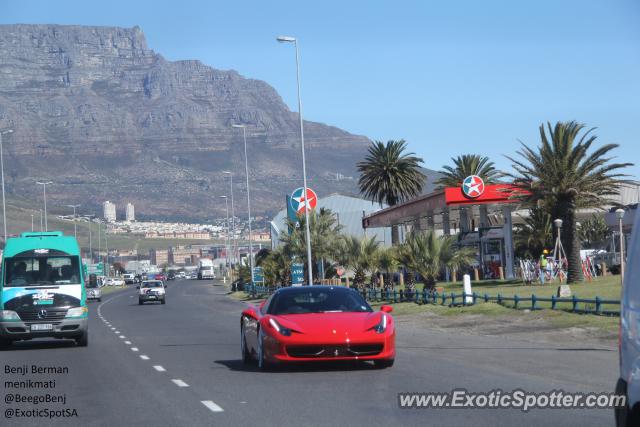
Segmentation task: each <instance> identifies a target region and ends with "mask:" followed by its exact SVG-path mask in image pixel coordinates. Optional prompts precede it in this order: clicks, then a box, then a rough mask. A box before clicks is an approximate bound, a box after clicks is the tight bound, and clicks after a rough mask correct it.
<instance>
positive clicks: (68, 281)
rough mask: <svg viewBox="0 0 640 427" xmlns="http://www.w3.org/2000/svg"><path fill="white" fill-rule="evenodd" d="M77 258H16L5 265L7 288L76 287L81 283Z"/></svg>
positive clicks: (36, 255)
mask: <svg viewBox="0 0 640 427" xmlns="http://www.w3.org/2000/svg"><path fill="white" fill-rule="evenodd" d="M79 265H80V263H79V262H78V257H76V256H58V255H56V256H46V255H42V256H40V255H39V254H33V256H16V257H13V258H7V259H6V260H5V263H4V267H5V268H4V270H5V284H4V286H6V287H17V286H33V285H75V284H79V283H80V266H79Z"/></svg>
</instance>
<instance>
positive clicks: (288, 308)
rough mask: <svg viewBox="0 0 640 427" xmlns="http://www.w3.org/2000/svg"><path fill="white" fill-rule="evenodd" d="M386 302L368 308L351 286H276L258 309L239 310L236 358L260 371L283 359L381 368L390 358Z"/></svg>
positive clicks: (392, 330)
mask: <svg viewBox="0 0 640 427" xmlns="http://www.w3.org/2000/svg"><path fill="white" fill-rule="evenodd" d="M391 311H392V308H391V307H390V306H386V305H383V306H382V307H380V311H376V312H374V311H373V310H372V309H371V307H370V306H369V304H367V302H366V301H365V300H364V299H363V298H362V296H361V295H360V294H359V293H358V292H356V291H355V290H353V289H348V288H345V287H339V286H301V287H290V288H281V289H279V290H277V291H276V292H275V293H274V294H273V295H271V297H270V298H269V299H267V300H266V301H265V302H263V303H262V304H261V305H260V306H259V307H250V308H247V309H246V310H244V311H243V312H242V319H241V321H240V337H241V350H242V359H243V361H244V362H245V363H248V362H249V361H251V360H252V359H256V360H257V361H258V366H259V367H260V369H266V368H268V367H269V366H270V365H274V364H279V363H286V362H310V361H331V360H370V361H373V363H374V364H375V366H376V367H379V368H387V367H390V366H392V365H393V361H394V359H395V354H396V347H395V339H396V332H395V327H394V323H393V317H391V315H390V314H389V313H390V312H391Z"/></svg>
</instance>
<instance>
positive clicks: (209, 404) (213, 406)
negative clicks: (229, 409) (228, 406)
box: [200, 400, 224, 412]
mask: <svg viewBox="0 0 640 427" xmlns="http://www.w3.org/2000/svg"><path fill="white" fill-rule="evenodd" d="M200 403H202V404H203V405H204V406H206V407H207V408H209V410H210V411H211V412H223V411H224V409H222V408H221V407H219V406H218V405H216V404H215V402H214V401H213V400H201V401H200Z"/></svg>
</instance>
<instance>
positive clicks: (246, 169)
mask: <svg viewBox="0 0 640 427" xmlns="http://www.w3.org/2000/svg"><path fill="white" fill-rule="evenodd" d="M232 126H233V127H234V128H237V129H240V128H242V138H243V139H244V173H245V175H246V178H247V213H248V214H249V271H250V272H251V283H252V284H253V244H252V240H253V237H252V235H251V192H250V190H249V159H248V158H247V128H246V126H245V125H232Z"/></svg>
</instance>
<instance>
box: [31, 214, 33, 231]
mask: <svg viewBox="0 0 640 427" xmlns="http://www.w3.org/2000/svg"><path fill="white" fill-rule="evenodd" d="M31 232H32V233H33V214H31Z"/></svg>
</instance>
